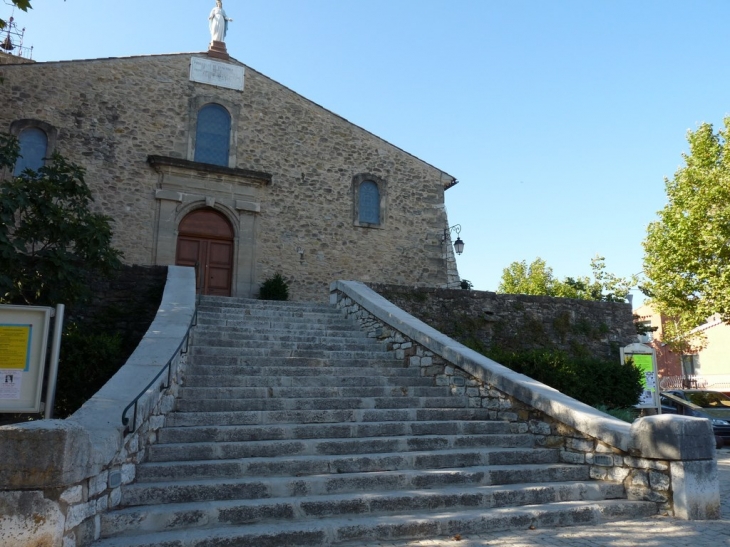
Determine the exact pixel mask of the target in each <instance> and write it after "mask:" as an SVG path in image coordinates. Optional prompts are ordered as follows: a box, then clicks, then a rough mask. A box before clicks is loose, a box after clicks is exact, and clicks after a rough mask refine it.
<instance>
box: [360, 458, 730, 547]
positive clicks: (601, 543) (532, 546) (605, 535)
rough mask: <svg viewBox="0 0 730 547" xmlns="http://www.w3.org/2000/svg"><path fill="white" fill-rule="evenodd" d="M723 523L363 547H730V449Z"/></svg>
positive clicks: (617, 525)
mask: <svg viewBox="0 0 730 547" xmlns="http://www.w3.org/2000/svg"><path fill="white" fill-rule="evenodd" d="M718 469H719V474H720V497H721V499H722V519H721V520H715V521H683V520H676V519H673V518H670V517H653V518H651V519H646V520H633V521H621V522H610V523H607V524H603V525H600V526H577V527H570V528H553V529H542V530H523V531H520V532H496V533H493V534H483V535H479V536H472V537H462V538H459V539H458V540H457V539H455V538H449V539H446V540H444V539H441V540H419V541H411V542H401V543H393V542H376V543H372V544H368V545H363V546H362V547H483V546H487V545H494V546H497V545H498V546H500V547H558V546H560V547H722V546H730V448H723V449H722V450H719V451H718Z"/></svg>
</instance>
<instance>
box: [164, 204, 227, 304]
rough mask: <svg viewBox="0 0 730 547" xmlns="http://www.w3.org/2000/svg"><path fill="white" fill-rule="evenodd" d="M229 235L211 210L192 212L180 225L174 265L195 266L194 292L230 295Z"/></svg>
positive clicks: (223, 222) (218, 214)
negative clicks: (196, 276) (196, 269)
mask: <svg viewBox="0 0 730 547" xmlns="http://www.w3.org/2000/svg"><path fill="white" fill-rule="evenodd" d="M232 235H233V229H232V228H231V226H230V224H229V223H228V221H227V220H226V219H225V218H224V217H223V215H221V214H220V213H218V212H216V211H214V210H212V209H201V210H198V211H193V212H192V213H190V214H189V215H187V216H186V217H185V218H184V219H183V220H182V222H181V223H180V226H179V236H178V238H177V253H176V259H175V264H177V265H179V266H195V265H196V263H197V265H198V278H197V280H196V290H197V292H199V293H202V294H211V295H217V296H230V295H231V283H232V279H233V241H232V239H233V237H232Z"/></svg>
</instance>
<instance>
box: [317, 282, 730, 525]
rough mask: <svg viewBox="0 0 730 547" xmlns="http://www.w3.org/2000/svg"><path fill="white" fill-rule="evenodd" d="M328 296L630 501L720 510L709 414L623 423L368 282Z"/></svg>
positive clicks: (475, 401)
mask: <svg viewBox="0 0 730 547" xmlns="http://www.w3.org/2000/svg"><path fill="white" fill-rule="evenodd" d="M330 291H331V292H330V302H331V303H332V304H335V305H337V306H338V307H339V308H340V309H342V311H343V313H344V314H345V315H346V316H348V317H352V318H354V319H355V320H357V321H358V322H359V323H360V325H361V326H362V328H363V329H364V330H366V331H367V332H368V335H369V336H370V337H373V338H378V339H380V340H383V341H385V342H386V343H387V344H388V347H389V349H392V350H395V352H396V357H398V358H401V359H403V360H404V366H417V367H420V368H421V373H422V375H424V376H433V377H435V379H436V384H437V385H442V386H449V387H450V388H451V391H452V393H454V394H456V395H466V396H467V397H469V404H470V406H472V407H481V408H487V409H490V411H491V412H490V417H492V418H493V419H495V420H507V421H510V422H517V423H519V424H521V425H520V426H521V427H522V428H523V431H529V432H531V433H533V434H535V435H537V438H538V443H539V444H541V445H542V446H546V447H553V448H559V449H560V451H561V459H562V461H564V462H567V463H577V464H587V465H590V473H591V477H593V478H594V479H598V480H608V481H614V482H622V483H623V484H624V486H625V488H626V492H627V495H628V496H629V499H632V500H645V501H653V502H656V503H657V504H658V509H659V510H661V511H666V512H671V513H672V514H673V515H674V516H675V517H678V518H682V519H718V518H720V493H719V485H718V477H717V461H716V459H715V444H714V437H713V435H712V428H711V427H710V424H709V422H708V421H707V420H702V419H698V418H690V417H685V416H669V415H664V416H650V417H646V418H641V419H639V420H637V421H635V422H634V423H633V424H628V423H625V422H622V421H620V420H617V419H615V418H613V417H611V416H608V415H606V414H604V413H602V412H599V411H598V410H596V409H594V408H592V407H589V406H587V405H585V404H583V403H580V402H579V401H576V400H575V399H571V398H570V397H568V396H566V395H564V394H563V393H561V392H559V391H557V390H555V389H553V388H551V387H549V386H546V385H544V384H541V383H539V382H536V381H534V380H532V379H531V378H528V377H527V376H524V375H522V374H518V373H516V372H514V371H512V370H510V369H508V368H506V367H504V366H502V365H500V364H498V363H496V362H494V361H492V360H491V359H488V358H487V357H484V356H483V355H481V354H479V353H477V352H475V351H473V350H471V349H469V348H467V347H466V346H463V345H462V344H460V343H458V342H456V341H455V340H452V339H451V338H449V337H447V336H446V335H444V334H442V333H440V332H438V331H437V330H435V329H433V328H432V327H429V326H428V325H426V324H425V323H423V322H422V321H420V320H418V319H416V318H415V317H413V316H411V315H409V314H408V313H406V312H405V311H403V310H402V309H400V308H398V307H397V306H395V305H394V304H393V303H391V302H389V301H388V300H386V299H385V298H383V297H382V296H380V295H379V294H377V293H376V292H374V291H373V290H372V289H370V288H368V287H367V286H366V285H364V284H362V283H359V282H353V281H337V282H335V283H333V284H332V286H331V288H330Z"/></svg>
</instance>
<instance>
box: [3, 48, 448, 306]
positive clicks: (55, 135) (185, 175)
mask: <svg viewBox="0 0 730 547" xmlns="http://www.w3.org/2000/svg"><path fill="white" fill-rule="evenodd" d="M0 65H2V66H0V77H1V78H2V80H3V82H4V83H3V85H2V108H0V131H6V132H10V133H11V134H13V135H16V136H17V137H18V138H19V139H20V143H21V150H22V153H23V158H22V159H21V160H19V162H18V165H16V171H17V172H20V171H21V170H22V169H23V168H25V167H31V168H38V167H40V166H41V165H43V162H44V161H47V160H46V158H48V157H49V156H50V154H51V153H52V152H54V151H55V152H60V153H61V154H63V155H64V156H65V157H66V158H68V159H69V160H71V161H73V162H75V163H77V164H79V165H81V166H82V167H83V168H84V169H85V170H86V182H87V184H88V185H89V186H90V188H91V189H92V191H93V194H94V198H95V207H96V208H97V209H98V210H99V211H101V212H103V213H105V214H107V215H109V216H110V217H112V218H113V220H114V224H113V230H114V246H115V247H116V248H118V249H120V250H121V251H122V252H123V253H124V261H125V262H126V263H129V264H142V265H154V264H157V265H167V264H181V265H194V264H196V263H198V264H199V266H200V267H199V278H198V284H199V290H200V291H201V292H203V293H206V294H218V295H232V296H255V295H256V294H257V292H258V289H259V287H260V285H261V283H262V281H264V280H265V279H267V278H269V277H271V276H272V275H273V274H275V273H277V272H279V273H281V274H282V275H283V277H284V278H285V279H286V280H287V281H288V282H289V285H290V294H291V297H292V298H294V299H297V300H325V299H326V298H327V294H328V286H329V283H330V282H332V281H333V280H336V279H353V280H360V281H364V282H379V283H391V284H401V285H411V286H430V287H444V286H447V285H448V284H451V285H453V284H454V283H456V284H457V285H458V273H457V272H456V265H455V261H454V257H453V251H452V246H451V243H450V238H449V237H448V235H447V236H446V237H445V233H447V231H445V228H447V227H448V226H449V224H448V219H447V216H446V210H445V208H444V192H445V191H446V190H447V189H449V188H450V187H452V186H453V185H455V184H456V182H457V181H456V179H455V178H454V177H453V176H451V175H449V174H447V173H445V172H443V171H441V170H440V169H438V168H436V167H434V166H432V165H430V164H428V163H427V162H425V161H423V160H420V159H418V158H416V157H414V156H413V155H411V154H409V153H407V152H405V151H404V150H401V149H400V148H398V147H397V146H394V145H392V144H390V143H388V142H386V141H384V140H383V139H381V138H378V137H377V136H375V135H373V134H371V133H369V132H368V131H366V130H364V129H362V128H361V127H358V126H356V125H354V124H352V123H350V122H348V121H347V120H345V119H343V118H341V117H340V116H338V115H336V114H334V113H333V112H330V111H329V110H326V109H325V108H323V107H321V106H319V105H317V104H315V103H313V102H312V101H309V100H307V99H306V98H304V97H302V96H300V95H298V94H297V93H295V92H294V91H292V90H290V89H288V88H286V87H285V86H283V85H281V84H279V83H277V82H275V81H273V80H271V79H270V78H267V77H266V76H264V75H263V74H261V73H259V72H257V71H255V70H253V69H251V68H249V67H247V66H245V65H243V64H242V63H240V62H238V61H236V60H235V59H233V58H230V57H228V55H227V54H226V53H225V51H224V52H223V53H222V54H221V52H215V51H209V52H207V53H186V54H173V55H152V56H141V57H127V58H105V59H91V60H77V61H62V62H42V63H34V62H28V61H25V60H23V59H22V58H18V57H13V56H10V55H6V54H2V55H0ZM375 106H376V105H373V107H375Z"/></svg>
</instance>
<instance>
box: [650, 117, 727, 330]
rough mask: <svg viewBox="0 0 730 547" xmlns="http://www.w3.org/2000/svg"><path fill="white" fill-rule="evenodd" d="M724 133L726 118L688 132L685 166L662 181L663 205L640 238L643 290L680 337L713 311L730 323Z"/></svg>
mask: <svg viewBox="0 0 730 547" xmlns="http://www.w3.org/2000/svg"><path fill="white" fill-rule="evenodd" d="M729 133H730V118H725V121H724V129H721V130H719V131H718V132H717V133H715V132H714V130H713V127H712V125H711V124H708V123H704V124H702V125H700V126H699V127H698V128H697V130H696V131H690V132H689V133H688V135H687V140H688V141H689V153H687V154H683V159H684V163H685V164H684V166H682V167H680V168H679V170H677V172H676V173H675V174H674V177H673V178H672V179H671V180H669V179H666V180H665V184H666V193H667V201H668V203H667V205H666V206H665V207H664V208H663V209H662V210H661V211H659V213H658V215H659V220H657V221H655V222H652V223H651V224H650V225H649V227H648V230H647V237H646V239H645V240H644V250H645V255H644V273H645V274H646V277H647V282H646V283H645V284H644V285H643V286H642V290H643V291H644V293H645V294H646V295H647V296H648V297H649V298H650V299H651V303H652V304H653V305H654V306H655V307H656V308H657V309H658V311H660V312H662V313H663V314H664V315H665V316H667V317H670V318H672V319H671V322H672V325H671V327H672V330H673V333H674V334H673V338H676V339H679V340H681V339H682V338H686V336H685V335H686V333H687V332H688V331H689V330H691V329H692V328H694V327H696V326H698V325H700V324H701V323H703V322H704V321H705V319H706V318H707V317H709V316H710V315H712V314H714V313H719V314H720V315H721V316H722V319H723V320H724V321H726V322H730V143H729V142H728V135H729Z"/></svg>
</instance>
